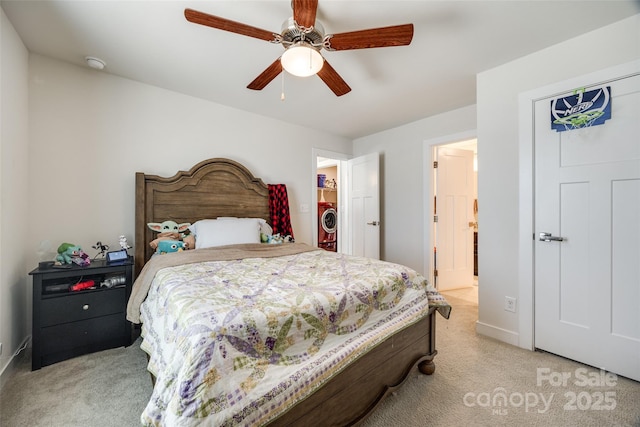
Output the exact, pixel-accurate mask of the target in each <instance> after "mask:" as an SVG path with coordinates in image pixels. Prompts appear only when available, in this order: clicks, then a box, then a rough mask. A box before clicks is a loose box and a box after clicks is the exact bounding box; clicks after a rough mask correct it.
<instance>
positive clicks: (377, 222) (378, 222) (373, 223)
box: [367, 221, 380, 225]
mask: <svg viewBox="0 0 640 427" xmlns="http://www.w3.org/2000/svg"><path fill="white" fill-rule="evenodd" d="M367 225H380V221H371V222H368V223H367Z"/></svg>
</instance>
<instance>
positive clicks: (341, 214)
mask: <svg viewBox="0 0 640 427" xmlns="http://www.w3.org/2000/svg"><path fill="white" fill-rule="evenodd" d="M318 157H326V158H329V159H335V160H338V161H339V164H338V173H339V176H338V186H339V188H338V198H339V199H338V229H339V230H341V231H340V232H339V234H338V252H346V250H347V247H346V246H343V245H346V243H347V242H346V240H345V239H341V238H340V234H342V235H343V236H347V235H348V234H346V233H348V232H349V224H348V221H346V220H345V219H346V218H347V215H346V212H347V209H348V208H349V206H348V205H347V203H346V202H347V200H348V199H347V197H346V193H347V186H346V185H345V184H346V182H347V180H346V172H345V171H346V167H345V164H344V162H346V161H347V160H349V159H351V158H352V157H353V156H352V155H350V154H345V153H338V152H335V151H328V150H322V149H320V148H311V170H312V171H313V173H312V174H311V206H310V207H309V209H310V212H309V213H310V215H309V216H310V217H311V242H312V243H311V244H312V245H313V246H318V231H317V230H318V215H317V212H318V191H317V190H318V178H317V175H316V173H317V172H316V171H317V170H318Z"/></svg>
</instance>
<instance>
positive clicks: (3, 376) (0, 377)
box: [0, 335, 31, 390]
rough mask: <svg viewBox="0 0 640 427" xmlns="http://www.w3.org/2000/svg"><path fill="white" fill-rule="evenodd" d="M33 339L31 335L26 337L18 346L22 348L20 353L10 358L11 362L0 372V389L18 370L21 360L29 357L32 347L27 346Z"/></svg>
mask: <svg viewBox="0 0 640 427" xmlns="http://www.w3.org/2000/svg"><path fill="white" fill-rule="evenodd" d="M30 339H31V335H29V336H28V337H26V338H25V339H24V341H22V344H20V346H19V347H18V348H20V349H22V350H21V351H20V352H18V354H14V355H12V356H11V359H9V363H7V365H6V366H5V367H4V369H3V370H2V372H0V390H2V389H3V388H4V385H5V384H6V383H7V382H8V381H9V379H10V378H11V376H12V375H13V373H14V371H15V370H16V366H17V365H18V363H19V362H20V360H21V359H22V358H23V357H27V354H29V353H30V352H31V347H30V346H29V347H27V344H28V343H29V340H30Z"/></svg>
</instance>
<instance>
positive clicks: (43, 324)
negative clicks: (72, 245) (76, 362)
mask: <svg viewBox="0 0 640 427" xmlns="http://www.w3.org/2000/svg"><path fill="white" fill-rule="evenodd" d="M29 274H30V275H32V276H33V330H32V342H33V359H32V364H31V369H32V370H36V369H40V368H41V367H43V366H47V365H50V364H52V363H56V362H60V361H62V360H66V359H69V358H72V357H75V356H79V355H82V354H86V353H92V352H94V351H100V350H106V349H108V348H114V347H121V346H128V345H130V344H131V342H132V327H131V323H130V322H128V321H127V320H126V310H127V301H128V300H129V295H131V287H132V285H133V257H129V259H127V260H125V261H123V262H120V263H118V264H107V263H106V262H105V260H93V261H91V265H89V266H87V267H79V266H76V265H75V264H73V265H72V266H71V267H66V268H55V267H52V266H47V267H46V268H36V269H35V270H33V271H31V272H30V273H29ZM88 280H93V281H94V283H95V288H94V289H86V290H80V291H70V290H68V288H69V286H68V285H74V284H77V283H80V282H84V281H88ZM105 281H107V282H110V283H115V285H114V286H113V287H110V288H109V287H106V286H102V287H101V286H100V285H101V283H103V282H105Z"/></svg>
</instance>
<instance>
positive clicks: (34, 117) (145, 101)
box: [28, 54, 351, 262]
mask: <svg viewBox="0 0 640 427" xmlns="http://www.w3.org/2000/svg"><path fill="white" fill-rule="evenodd" d="M29 71H30V98H29V101H30V104H29V117H30V133H31V135H30V143H31V152H30V165H29V168H30V175H31V177H32V178H31V192H30V197H29V207H30V223H31V224H32V227H31V229H30V233H29V239H28V242H29V248H30V251H31V255H35V252H36V250H37V248H38V247H39V245H40V243H41V241H45V240H47V241H49V242H51V245H52V246H51V250H52V251H55V249H56V248H57V246H58V245H59V244H60V243H62V242H66V241H69V242H71V243H76V244H79V245H81V246H82V247H83V249H85V251H87V252H88V253H89V254H90V255H93V254H94V251H93V250H92V249H91V245H92V244H95V242H96V241H98V240H100V241H102V242H103V243H107V244H109V245H114V246H117V243H118V236H119V235H120V234H124V235H125V236H126V237H127V239H128V241H129V242H132V243H134V244H147V242H133V237H134V201H135V194H134V174H135V172H137V171H142V172H147V173H153V174H158V175H161V176H172V175H173V174H175V173H176V172H177V171H178V170H187V169H189V168H191V167H192V166H193V165H195V164H196V163H198V162H200V161H202V160H205V159H208V158H212V157H227V158H231V159H234V160H237V161H239V162H240V163H242V164H244V165H245V166H246V167H248V168H249V170H250V171H251V172H252V173H253V174H254V175H255V176H257V177H259V178H262V180H263V181H264V182H265V183H272V184H276V183H284V184H286V185H287V189H288V193H289V202H290V204H291V216H292V225H293V230H294V234H295V237H296V239H297V240H298V241H301V242H309V243H310V242H311V240H312V234H311V226H310V224H311V219H310V218H309V217H308V215H310V213H305V214H301V213H299V209H298V207H299V205H300V204H301V203H307V204H309V203H310V201H311V192H310V190H311V189H310V188H309V185H308V182H309V177H310V176H312V175H313V174H314V171H312V170H311V166H312V165H311V162H310V159H311V149H312V148H313V147H318V148H323V149H328V150H333V151H337V152H345V153H350V152H351V142H350V141H349V140H346V139H343V138H338V137H336V136H333V135H331V134H328V133H323V132H318V131H314V130H310V129H305V128H300V127H297V126H292V125H289V124H287V123H284V122H281V121H276V120H273V119H268V118H265V117H262V116H258V115H253V114H248V113H246V112H242V111H239V110H235V109H232V108H229V107H225V106H222V105H219V104H214V103H211V102H208V101H204V100H202V99H198V98H193V97H189V96H185V95H182V94H178V93H175V92H170V91H167V90H164V89H160V88H157V87H154V86H149V85H145V84H141V83H138V82H135V81H131V80H126V79H123V78H120V77H116V76H112V75H109V74H106V73H101V72H99V71H95V70H92V69H89V68H82V67H77V66H74V65H70V64H67V63H63V62H60V61H57V60H52V59H49V58H46V57H42V56H39V55H33V54H32V55H31V56H30V62H29ZM301 132H303V133H304V134H305V136H306V137H305V138H304V139H301V138H299V135H300V133H301ZM46 259H51V256H48V257H47V258H46ZM31 261H32V262H35V261H36V260H35V259H33V257H31Z"/></svg>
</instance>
